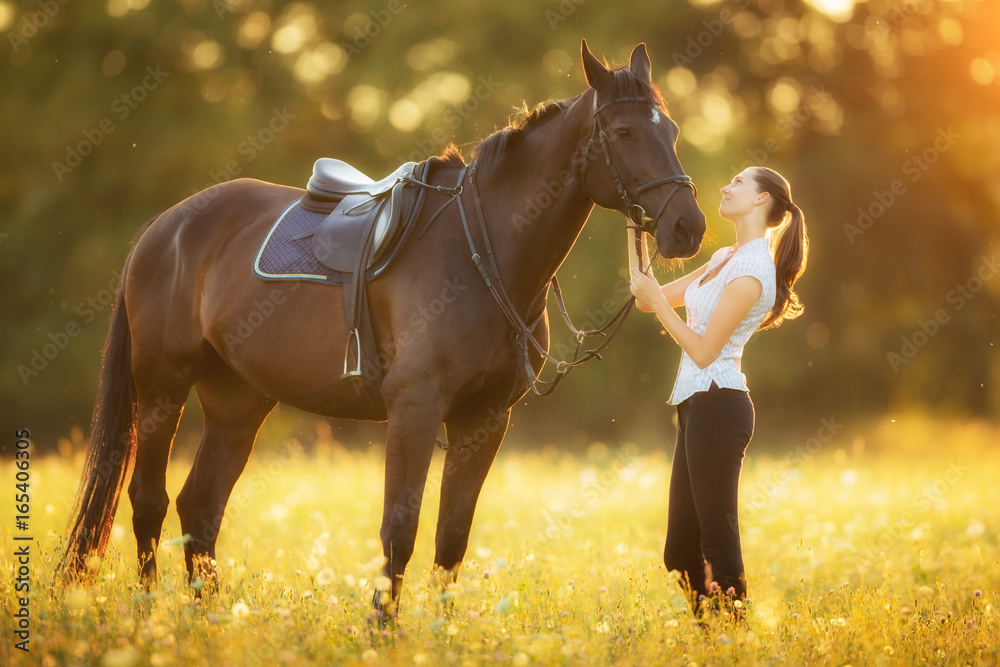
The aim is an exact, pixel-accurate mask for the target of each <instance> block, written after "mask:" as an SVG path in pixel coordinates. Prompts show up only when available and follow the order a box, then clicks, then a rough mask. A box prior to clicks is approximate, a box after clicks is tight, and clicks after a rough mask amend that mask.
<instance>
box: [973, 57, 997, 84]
mask: <svg viewBox="0 0 1000 667" xmlns="http://www.w3.org/2000/svg"><path fill="white" fill-rule="evenodd" d="M969 74H971V75H972V80H973V81H975V82H976V83H978V84H979V85H981V86H988V85H990V84H991V83H993V80H994V79H995V78H996V71H995V70H994V68H993V64H992V63H991V62H990V61H989V60H987V59H986V58H973V59H972V62H970V63H969Z"/></svg>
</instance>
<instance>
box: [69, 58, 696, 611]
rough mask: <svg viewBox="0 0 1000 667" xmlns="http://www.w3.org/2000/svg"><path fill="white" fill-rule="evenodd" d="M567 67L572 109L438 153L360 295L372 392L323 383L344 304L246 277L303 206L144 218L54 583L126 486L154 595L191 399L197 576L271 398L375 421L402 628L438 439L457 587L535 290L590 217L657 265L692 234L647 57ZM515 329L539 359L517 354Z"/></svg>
mask: <svg viewBox="0 0 1000 667" xmlns="http://www.w3.org/2000/svg"><path fill="white" fill-rule="evenodd" d="M581 58H582V61H583V69H584V73H585V78H586V82H587V84H588V86H587V88H586V89H585V90H584V92H582V93H580V94H579V95H577V96H576V97H574V98H571V99H565V100H556V101H552V100H550V101H548V102H545V103H542V104H540V105H538V106H537V107H535V109H534V110H533V111H531V112H530V113H528V114H527V116H526V117H525V118H522V119H520V120H518V121H516V122H513V123H512V124H510V125H509V126H508V127H505V128H503V129H501V130H498V131H496V132H494V133H493V134H491V135H489V136H488V137H486V138H485V139H483V140H482V141H481V142H480V143H479V144H478V145H477V146H476V147H475V149H474V150H473V151H472V154H471V159H470V161H469V162H468V163H466V162H465V159H464V158H463V156H462V155H461V153H460V152H459V151H458V150H457V149H456V148H455V147H454V146H453V145H452V146H449V147H448V148H447V149H446V150H445V152H444V153H443V154H442V155H441V156H440V159H441V160H442V161H443V163H444V165H443V167H442V168H441V169H438V170H437V171H436V172H435V173H434V175H433V177H431V178H429V180H430V183H429V184H428V186H429V187H428V191H427V199H426V203H425V206H424V207H423V209H422V212H421V213H420V216H421V220H419V221H418V223H417V225H418V226H425V229H424V232H423V233H422V235H421V236H419V237H418V238H410V239H409V240H408V241H407V243H406V245H405V246H404V247H402V248H401V249H400V251H399V253H398V256H397V258H396V259H395V260H394V264H393V265H392V268H391V270H389V271H387V272H386V273H385V274H384V275H381V276H379V277H377V278H375V279H374V280H372V281H371V282H370V283H369V284H368V300H369V302H370V308H371V323H372V328H373V331H374V336H375V339H376V342H377V345H378V349H379V351H380V354H379V359H380V364H381V366H382V370H383V371H384V372H383V373H382V374H381V376H380V381H379V384H378V386H376V387H374V388H373V389H374V391H358V390H357V387H356V385H355V383H352V382H350V381H347V380H344V379H338V378H339V376H340V368H339V367H338V364H339V363H340V361H341V359H342V358H343V357H342V355H341V354H340V352H341V351H342V350H344V349H345V344H346V342H347V340H348V337H349V335H350V332H349V327H348V324H347V319H348V317H347V315H346V314H345V308H344V306H343V299H342V298H341V297H342V292H341V288H339V287H336V286H329V285H321V284H317V283H308V282H296V283H282V284H283V285H291V287H290V288H287V289H284V290H281V291H280V292H279V293H276V292H274V291H273V290H274V289H275V287H274V285H275V283H267V282H264V281H263V280H258V279H254V278H251V276H250V275H249V273H248V272H249V267H250V265H251V262H252V260H253V258H254V255H255V253H256V252H257V250H258V248H259V247H260V246H261V243H262V240H263V239H264V237H265V235H266V234H267V233H268V230H269V227H270V225H271V224H272V222H273V221H274V220H275V219H276V216H278V215H279V214H280V213H281V212H282V210H283V209H285V208H286V207H288V206H289V205H290V204H291V203H293V202H295V201H296V200H298V199H299V198H301V197H302V196H303V194H304V193H303V191H302V190H301V189H299V188H294V187H288V186H283V185H278V184H272V183H266V182H262V181H257V180H253V179H246V178H241V179H238V180H233V181H228V182H224V183H221V184H217V185H214V186H212V187H210V188H208V189H206V190H205V191H203V192H202V193H200V194H196V195H193V197H195V198H199V199H198V201H189V200H190V199H191V198H189V200H185V201H184V202H181V203H179V204H177V205H175V206H174V207H172V208H170V209H168V210H167V211H165V212H163V213H162V214H160V215H158V216H157V217H155V218H153V220H151V221H150V222H149V223H147V226H146V227H145V228H144V230H143V231H142V232H141V233H140V234H139V236H138V237H137V240H136V241H135V243H134V245H133V247H132V249H131V251H130V253H129V255H128V257H127V260H126V264H125V268H124V272H123V277H122V283H121V287H120V289H119V291H118V294H117V297H116V302H115V306H114V310H113V312H112V315H111V323H110V327H109V332H108V336H107V339H106V342H105V347H104V354H103V364H102V370H101V379H100V387H99V391H98V397H97V401H96V404H95V408H94V415H93V420H92V424H91V434H90V442H89V446H88V451H87V455H86V460H85V468H84V470H83V473H82V477H81V481H80V489H79V492H78V496H77V501H76V507H75V509H74V514H73V518H72V521H71V524H72V528H71V530H70V535H69V539H68V542H67V544H66V547H65V551H64V553H63V555H62V559H61V570H62V571H63V572H64V573H66V575H67V576H77V577H79V578H81V579H83V578H86V575H87V573H88V570H90V571H93V570H94V569H95V564H96V565H98V566H99V562H100V560H99V558H100V557H101V556H102V555H103V553H104V550H105V546H106V544H107V541H108V537H109V534H110V532H111V526H112V522H113V519H114V515H115V511H116V509H117V506H118V500H119V497H120V495H121V492H122V489H123V487H124V485H125V481H126V479H127V478H128V475H129V473H130V472H131V475H132V476H131V482H130V483H129V485H128V497H129V499H130V501H131V503H132V509H133V519H132V527H133V531H134V534H135V538H136V545H137V557H138V569H139V577H140V581H141V582H143V583H144V584H145V585H146V586H147V588H148V587H152V586H155V584H156V581H157V561H156V549H157V545H158V543H159V540H160V535H161V529H162V525H163V521H164V517H165V515H166V512H167V508H168V505H169V498H168V495H167V491H166V487H165V477H166V468H167V462H168V458H169V456H170V451H171V447H172V443H173V439H174V435H175V432H176V428H177V422H178V419H179V418H180V415H181V412H182V410H183V407H184V404H185V401H186V400H187V398H188V395H189V391H190V389H191V387H192V386H193V387H194V389H195V392H196V394H197V397H198V400H199V402H200V403H201V407H202V410H203V413H204V431H203V435H202V439H201V443H200V445H199V447H198V450H197V453H196V455H195V459H194V463H193V466H192V468H191V471H190V473H189V475H188V477H187V479H186V481H185V483H184V485H183V488H182V489H181V491H180V493H179V494H178V495H177V498H176V508H177V513H178V515H179V517H180V522H181V528H182V531H183V533H184V535H185V536H189V537H188V539H187V541H186V543H185V544H184V557H185V565H186V567H187V572H188V577H189V581H195V580H196V579H197V578H199V577H202V578H204V579H205V580H214V579H213V577H215V573H214V568H213V564H214V559H215V555H216V551H215V546H216V539H217V537H218V534H219V528H220V525H221V523H222V519H223V513H224V511H225V507H226V504H227V501H228V499H229V496H230V493H231V492H232V490H233V486H234V485H235V484H236V481H237V479H238V478H239V477H240V474H241V473H242V472H243V469H244V467H245V466H246V463H247V460H248V459H249V457H250V453H251V450H252V449H253V446H254V441H255V439H256V436H257V432H258V429H259V428H260V426H261V423H262V422H263V421H264V419H265V417H267V415H268V413H270V412H271V410H272V409H273V408H274V407H275V405H276V404H277V403H278V402H282V403H285V404H288V405H291V406H294V407H296V408H299V409H301V410H305V411H308V412H313V413H316V414H319V415H323V416H325V417H329V418H349V419H356V420H372V421H386V422H388V425H387V430H386V443H385V482H384V499H383V515H382V521H381V527H380V531H379V532H380V538H381V543H382V551H383V555H384V557H385V561H384V563H385V564H384V568H383V575H384V576H385V577H387V578H388V580H389V581H390V582H391V585H390V586H389V589H390V590H389V591H388V592H387V594H383V595H380V592H379V591H376V595H375V599H374V600H373V604H374V606H375V610H376V612H378V613H379V614H381V615H382V617H385V616H386V615H389V617H394V616H393V615H394V614H395V613H398V612H397V610H398V606H397V605H398V601H399V598H400V592H401V589H402V584H403V575H404V572H405V569H406V566H407V563H408V562H409V560H410V557H411V555H412V553H413V548H414V541H415V538H416V533H417V521H418V516H419V511H420V505H421V499H422V496H423V491H424V485H425V482H426V478H427V475H428V467H429V465H430V461H431V457H432V454H433V451H434V447H435V443H436V441H437V434H438V432H439V429H440V426H441V424H442V423H443V424H444V427H445V434H446V438H447V441H448V442H447V444H448V450H447V454H446V456H445V463H444V474H443V479H442V481H441V496H440V508H439V515H438V522H437V532H436V538H435V556H434V567H435V570H437V571H440V572H442V573H444V575H445V576H446V577H451V580H454V579H455V578H456V577H457V573H458V569H459V567H460V565H461V563H462V560H463V558H464V556H465V552H466V549H467V546H468V540H469V531H470V528H471V525H472V520H473V513H474V511H475V508H476V503H477V500H478V498H479V494H480V491H481V489H482V486H483V482H484V480H485V479H486V475H487V472H488V471H489V469H490V466H491V464H492V463H493V460H494V458H495V456H496V454H497V450H498V449H499V447H500V444H501V442H502V441H503V438H504V434H505V433H506V430H507V426H508V423H509V419H510V411H511V407H512V406H513V405H514V404H516V403H517V402H518V400H519V399H520V398H521V397H522V396H524V395H525V393H527V390H528V388H529V386H530V385H531V382H532V381H533V380H534V378H535V377H536V376H537V374H538V373H540V372H541V369H542V366H543V364H544V362H545V358H546V356H547V354H546V350H547V346H548V317H547V314H546V305H547V299H548V292H549V289H548V287H549V283H550V280H551V279H552V278H553V276H554V275H555V273H556V271H557V269H558V268H559V266H560V265H561V264H562V262H563V260H564V259H565V258H566V256H567V255H568V254H569V252H570V249H571V248H572V247H573V245H574V243H575V242H576V240H577V237H578V236H579V235H580V233H581V231H582V230H583V227H584V224H585V223H586V221H587V218H588V217H589V215H590V213H591V211H592V210H593V208H594V206H595V205H598V206H601V207H604V208H606V209H610V210H618V211H622V212H623V213H626V214H628V215H629V216H630V217H631V218H632V219H633V220H634V221H635V223H636V225H637V226H640V227H641V228H642V229H643V230H644V231H645V232H646V233H648V234H649V235H650V236H652V237H653V238H654V239H655V247H656V251H657V252H658V253H659V254H660V255H662V256H663V257H666V258H686V257H690V256H693V255H694V254H695V253H696V252H697V250H698V249H699V247H700V245H701V241H702V238H703V236H704V233H705V227H706V225H705V216H704V214H703V213H702V211H701V210H700V209H699V207H698V204H697V201H696V191H695V189H694V186H693V183H692V182H691V180H690V177H688V176H687V175H686V174H685V173H684V170H683V168H682V166H681V164H680V161H679V160H678V158H677V154H676V150H675V144H676V141H677V137H678V131H679V128H678V126H677V124H676V123H675V122H674V121H673V120H672V119H671V118H670V116H669V114H668V112H667V108H666V104H665V102H664V101H663V98H662V97H661V95H660V93H659V91H658V90H657V89H656V86H655V85H654V84H653V82H652V80H651V78H650V71H651V69H650V67H651V66H650V60H649V56H648V54H647V52H646V47H645V45H644V44H640V45H638V46H636V47H635V49H634V50H633V51H632V53H631V56H630V58H629V64H628V66H627V67H624V66H623V67H616V68H609V67H606V66H605V65H604V64H602V63H601V62H600V61H599V60H598V59H597V58H596V57H595V56H594V55H593V54H592V53H591V51H590V49H589V47H588V46H587V42H586V40H583V41H582V43H581ZM556 185H558V186H559V187H558V188H556V187H555V186H556ZM668 185H672V189H670V191H669V192H667V188H666V187H664V186H668ZM553 191H556V194H555V195H553V194H552V193H553ZM541 193H548V195H549V197H548V200H547V201H548V202H549V203H547V205H545V206H539V205H538V204H537V202H540V201H542V200H543V199H544V198H543V197H540V196H539V195H540V194H541ZM526 207H533V208H531V210H527V208H526ZM647 211H655V213H653V214H649V213H647ZM432 212H433V214H432ZM432 215H433V218H432V217H431V216H432ZM470 219H472V220H474V221H477V222H478V224H473V223H470V222H469V220H470ZM477 237H478V238H477ZM477 249H478V251H477ZM486 249H488V252H487V250H486ZM480 252H482V253H484V255H480V254H479V253H480ZM483 256H488V259H489V261H488V262H487V261H484V260H483ZM279 295H280V299H278V296H279ZM272 297H273V299H276V300H280V302H281V303H280V305H277V306H274V307H275V309H277V310H280V317H276V316H271V317H258V318H255V319H254V322H255V324H256V328H255V329H254V330H253V331H252V335H250V336H244V337H240V338H236V337H234V336H233V332H234V331H235V329H236V328H237V326H238V324H237V323H238V322H241V321H242V322H245V321H246V320H245V319H242V318H245V316H246V315H247V314H248V313H249V312H251V311H253V310H254V309H257V308H259V305H260V304H262V303H264V302H267V301H269V300H271V299H272ZM435 300H438V301H442V303H441V304H436V303H434V301H435ZM428 304H433V305H436V306H438V307H432V308H428ZM518 321H519V322H522V325H521V331H517V328H516V326H515V322H518ZM524 323H530V324H524ZM512 334H514V336H513V338H523V335H527V336H530V337H531V338H532V339H533V341H534V342H535V343H536V345H535V346H529V345H527V344H526V343H524V342H523V340H522V341H521V346H520V347H518V345H516V344H512V342H511V340H512ZM560 370H562V369H560ZM529 376H531V377H529ZM473 444H474V445H476V446H469V445H473ZM95 558H97V559H98V560H96V561H95V560H94V559H95Z"/></svg>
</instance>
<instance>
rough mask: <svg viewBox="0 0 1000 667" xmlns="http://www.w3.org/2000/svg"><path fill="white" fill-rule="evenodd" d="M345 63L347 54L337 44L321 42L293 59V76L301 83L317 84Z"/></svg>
mask: <svg viewBox="0 0 1000 667" xmlns="http://www.w3.org/2000/svg"><path fill="white" fill-rule="evenodd" d="M346 65H347V55H346V54H345V53H344V50H343V49H342V48H341V47H340V45H339V44H333V43H332V42H323V43H322V44H320V45H319V46H317V47H316V48H315V49H311V50H309V51H305V52H303V53H302V55H300V56H299V57H298V59H297V60H296V61H295V70H294V71H295V78H297V79H298V80H299V81H301V82H302V83H306V84H317V83H319V82H321V81H323V80H324V79H325V78H326V77H328V76H330V75H331V74H337V73H338V72H340V71H342V70H343V69H344V67H345V66H346Z"/></svg>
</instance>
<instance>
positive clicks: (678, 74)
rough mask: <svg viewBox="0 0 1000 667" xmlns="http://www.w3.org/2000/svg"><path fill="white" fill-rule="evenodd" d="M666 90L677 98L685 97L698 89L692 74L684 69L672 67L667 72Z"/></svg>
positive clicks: (696, 81)
mask: <svg viewBox="0 0 1000 667" xmlns="http://www.w3.org/2000/svg"><path fill="white" fill-rule="evenodd" d="M666 81H667V89H668V90H669V91H670V92H671V93H673V94H674V95H675V96H677V97H687V96H688V95H690V94H691V93H693V92H694V90H695V88H697V87H698V80H697V79H695V77H694V73H693V72H692V71H691V70H689V69H688V68H686V67H674V68H672V69H671V70H670V71H669V72H667V77H666Z"/></svg>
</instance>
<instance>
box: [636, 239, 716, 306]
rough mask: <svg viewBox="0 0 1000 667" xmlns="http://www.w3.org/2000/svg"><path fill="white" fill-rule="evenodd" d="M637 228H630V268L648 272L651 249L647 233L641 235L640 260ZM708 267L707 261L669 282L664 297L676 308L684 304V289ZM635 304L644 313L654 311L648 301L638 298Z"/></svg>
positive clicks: (663, 288)
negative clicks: (648, 244)
mask: <svg viewBox="0 0 1000 667" xmlns="http://www.w3.org/2000/svg"><path fill="white" fill-rule="evenodd" d="M635 235H636V230H635V227H631V226H630V227H629V228H628V268H629V273H631V272H632V271H634V270H636V269H642V268H645V269H646V271H647V273H650V272H651V271H652V267H650V265H649V249H648V248H647V247H646V235H645V234H642V236H641V237H640V247H641V248H642V259H641V260H640V258H639V255H638V254H636V248H635V246H636V243H635ZM706 268H708V262H705V263H704V264H703V265H701V266H700V267H699V268H698V269H696V270H695V271H692V272H691V273H689V274H687V275H686V276H681V277H680V278H678V279H677V280H675V281H673V282H670V283H667V284H666V285H664V286H663V287H662V292H663V296H664V298H666V300H667V303H669V304H670V305H671V307H673V308H676V307H678V306H683V305H684V291H685V290H686V289H687V288H688V285H690V284H691V282H692V281H694V280H695V279H697V278H700V277H701V276H702V275H704V273H705V269H706ZM635 306H636V308H638V309H639V310H641V311H642V312H644V313H651V312H653V306H652V304H650V303H647V302H646V301H644V300H642V299H639V298H636V300H635Z"/></svg>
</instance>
